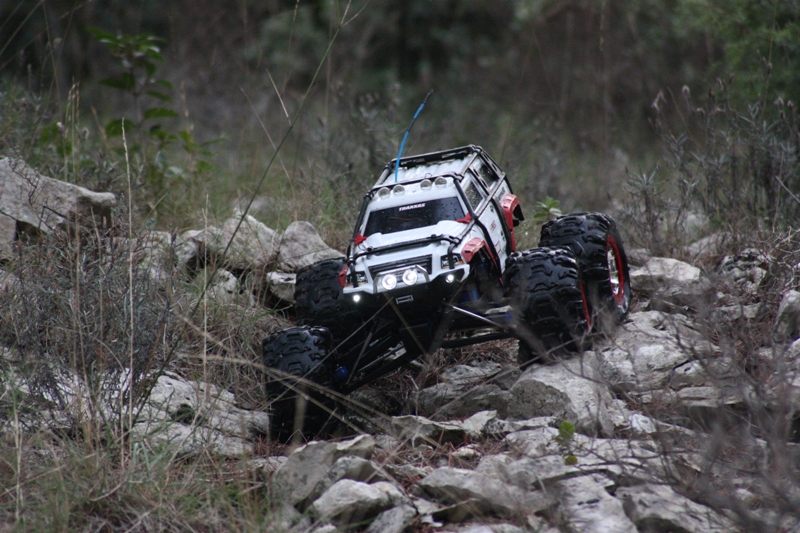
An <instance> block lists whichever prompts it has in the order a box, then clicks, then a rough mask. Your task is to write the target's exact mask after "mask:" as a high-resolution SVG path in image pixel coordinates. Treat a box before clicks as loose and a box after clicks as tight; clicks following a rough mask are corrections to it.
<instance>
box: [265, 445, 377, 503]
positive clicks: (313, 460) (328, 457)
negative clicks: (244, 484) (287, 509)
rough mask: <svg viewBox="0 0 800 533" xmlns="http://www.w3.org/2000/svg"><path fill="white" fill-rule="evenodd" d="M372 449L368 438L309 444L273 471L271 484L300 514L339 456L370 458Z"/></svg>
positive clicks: (372, 446) (373, 447) (296, 451)
mask: <svg viewBox="0 0 800 533" xmlns="http://www.w3.org/2000/svg"><path fill="white" fill-rule="evenodd" d="M374 449H375V440H374V439H373V438H372V437H370V436H369V435H361V436H358V437H356V438H355V439H351V440H347V441H343V442H319V441H312V442H309V443H308V444H306V445H305V446H301V447H300V448H298V449H297V450H295V451H294V452H293V453H292V454H291V455H289V458H288V459H287V460H286V462H285V463H284V464H283V465H281V466H280V468H278V470H277V471H276V472H275V476H274V477H273V483H274V485H275V488H276V489H277V491H278V492H279V494H280V495H281V496H282V497H283V498H284V500H285V501H286V502H288V503H290V504H291V505H294V506H296V507H297V508H298V509H300V510H301V511H302V510H304V509H305V508H306V507H307V506H308V504H310V503H311V502H310V501H309V499H310V498H311V497H312V496H313V495H314V491H315V489H316V487H317V484H318V483H319V482H320V481H322V479H323V478H324V477H325V475H326V474H327V473H328V470H329V469H330V467H331V466H333V464H334V463H335V462H336V461H337V460H338V459H339V458H340V457H344V456H346V455H354V456H356V457H362V458H364V459H369V458H370V457H371V456H372V452H373V450H374Z"/></svg>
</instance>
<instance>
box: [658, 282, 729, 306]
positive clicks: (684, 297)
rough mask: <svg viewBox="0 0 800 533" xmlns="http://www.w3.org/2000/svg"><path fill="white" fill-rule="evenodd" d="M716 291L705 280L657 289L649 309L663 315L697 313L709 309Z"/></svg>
mask: <svg viewBox="0 0 800 533" xmlns="http://www.w3.org/2000/svg"><path fill="white" fill-rule="evenodd" d="M715 298H716V290H715V289H714V286H713V285H712V284H711V282H710V281H709V280H708V279H707V278H700V279H697V280H695V281H691V282H688V283H682V284H678V285H670V286H666V287H662V288H660V289H657V290H656V291H655V292H654V293H653V295H652V297H651V299H650V309H651V310H653V311H663V312H665V313H683V314H687V313H690V312H697V311H699V310H703V309H707V308H709V307H710V306H711V305H712V304H713V303H714V300H715Z"/></svg>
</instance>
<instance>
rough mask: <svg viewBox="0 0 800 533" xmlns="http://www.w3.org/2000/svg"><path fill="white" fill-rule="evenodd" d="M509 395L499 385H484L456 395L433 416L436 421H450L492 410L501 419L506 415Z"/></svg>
mask: <svg viewBox="0 0 800 533" xmlns="http://www.w3.org/2000/svg"><path fill="white" fill-rule="evenodd" d="M510 399H511V393H510V392H509V391H507V390H503V389H502V388H500V386H499V385H495V384H493V383H486V384H484V385H477V386H475V387H472V388H471V389H469V390H468V391H467V392H464V393H458V394H457V395H456V397H455V398H454V399H452V400H451V401H450V402H448V403H447V404H445V405H444V406H442V407H441V408H439V409H438V410H437V411H436V412H435V415H434V418H436V419H438V420H452V419H454V418H464V417H465V416H472V415H473V414H475V413H478V412H480V411H488V410H494V411H497V413H498V414H499V415H500V416H501V417H505V416H506V414H507V413H508V402H509V401H510Z"/></svg>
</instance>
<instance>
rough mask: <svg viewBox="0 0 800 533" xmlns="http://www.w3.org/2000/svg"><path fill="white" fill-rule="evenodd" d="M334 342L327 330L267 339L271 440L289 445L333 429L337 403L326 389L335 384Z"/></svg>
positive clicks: (286, 333)
mask: <svg viewBox="0 0 800 533" xmlns="http://www.w3.org/2000/svg"><path fill="white" fill-rule="evenodd" d="M332 341H333V339H332V336H331V333H330V331H329V330H328V329H327V328H322V327H309V326H299V327H293V328H288V329H284V330H282V331H279V332H277V333H274V334H272V335H270V336H269V337H267V338H266V339H264V342H263V353H264V366H265V367H266V374H267V379H266V392H267V398H268V400H269V402H270V433H271V435H270V436H271V438H272V439H275V440H280V441H282V442H286V441H288V440H290V439H291V438H292V437H293V436H295V435H297V436H300V435H302V434H309V435H311V434H315V433H318V432H320V431H322V430H324V429H325V428H327V427H330V424H331V423H332V421H333V420H332V416H331V415H332V413H333V411H334V407H335V402H334V401H333V400H332V399H331V398H330V396H329V395H328V394H326V389H328V388H329V387H330V386H331V384H332V381H333V364H332V361H331V358H330V357H329V351H330V348H331V343H332Z"/></svg>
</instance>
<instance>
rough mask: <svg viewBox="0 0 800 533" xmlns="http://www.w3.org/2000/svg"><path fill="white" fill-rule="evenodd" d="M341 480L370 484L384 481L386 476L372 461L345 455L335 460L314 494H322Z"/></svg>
mask: <svg viewBox="0 0 800 533" xmlns="http://www.w3.org/2000/svg"><path fill="white" fill-rule="evenodd" d="M342 479H352V480H354V481H363V482H365V483H372V482H374V481H385V480H386V479H387V476H386V474H384V473H383V472H381V469H380V468H379V467H378V465H376V464H375V463H373V462H372V461H370V460H368V459H364V458H363V457H356V456H354V455H346V456H344V457H340V458H339V459H337V460H336V462H335V463H334V464H333V466H332V467H331V469H330V470H328V472H327V474H326V475H325V477H324V478H323V479H322V480H320V482H319V483H318V484H317V487H316V489H315V493H316V494H318V495H319V494H322V493H323V492H325V491H326V490H328V487H330V486H331V485H333V484H335V483H337V482H338V481H340V480H342Z"/></svg>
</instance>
